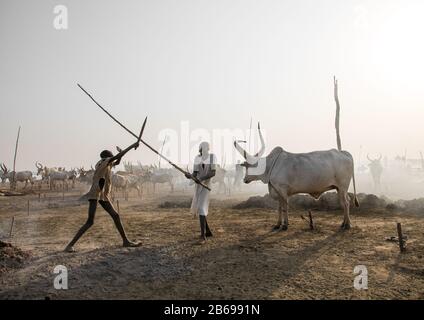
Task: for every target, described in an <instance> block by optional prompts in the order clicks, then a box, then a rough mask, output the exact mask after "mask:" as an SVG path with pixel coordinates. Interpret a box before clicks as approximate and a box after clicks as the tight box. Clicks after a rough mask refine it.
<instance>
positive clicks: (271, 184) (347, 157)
mask: <svg viewBox="0 0 424 320" xmlns="http://www.w3.org/2000/svg"><path fill="white" fill-rule="evenodd" d="M258 130H259V137H260V140H261V149H260V151H259V152H258V153H257V154H255V155H254V156H252V155H250V154H248V153H247V151H246V150H244V149H243V148H242V147H241V146H240V145H239V143H238V142H237V141H235V142H234V147H235V148H236V149H237V151H238V152H239V153H240V154H241V155H242V156H243V157H244V158H245V159H246V162H244V163H243V166H244V167H245V168H246V174H245V177H244V182H245V183H250V182H252V181H256V180H259V181H262V182H263V183H266V184H268V189H269V194H270V196H271V197H272V198H273V199H275V200H277V201H278V202H279V209H278V212H279V217H278V222H277V225H276V226H275V227H274V230H278V229H281V230H287V228H288V225H289V219H288V204H289V203H288V200H289V197H290V196H291V195H295V194H299V193H306V194H310V195H311V196H312V197H314V198H316V199H318V198H319V197H320V196H321V194H323V193H324V192H326V191H329V190H334V189H335V190H337V193H338V195H339V200H340V204H341V205H342V207H343V209H344V219H343V223H342V225H341V227H342V228H343V229H349V228H350V226H351V223H350V217H349V204H350V203H349V195H348V188H349V185H350V181H351V179H352V180H353V190H354V202H355V205H356V206H359V202H358V199H357V197H356V186H355V176H354V165H353V157H352V155H351V154H350V153H349V152H347V151H339V150H336V149H332V150H328V151H315V152H309V153H297V154H296V153H290V152H287V151H285V150H283V149H282V148H281V147H276V148H274V149H273V150H272V151H271V153H270V154H269V155H268V156H266V157H262V155H263V153H264V151H265V142H264V139H263V137H262V133H261V130H260V125H259V124H258ZM283 213H284V221H283Z"/></svg>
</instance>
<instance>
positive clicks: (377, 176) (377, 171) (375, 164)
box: [367, 154, 383, 190]
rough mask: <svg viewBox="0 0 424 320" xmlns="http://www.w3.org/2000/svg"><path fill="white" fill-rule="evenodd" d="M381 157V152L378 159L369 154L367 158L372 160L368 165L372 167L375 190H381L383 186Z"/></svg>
mask: <svg viewBox="0 0 424 320" xmlns="http://www.w3.org/2000/svg"><path fill="white" fill-rule="evenodd" d="M381 158H382V156H381V154H380V156H379V157H378V158H377V159H371V158H370V157H369V155H367V159H368V161H369V162H370V163H369V164H368V166H369V168H370V172H371V176H372V180H373V182H374V189H375V190H380V188H381V174H382V173H383V165H382V163H381Z"/></svg>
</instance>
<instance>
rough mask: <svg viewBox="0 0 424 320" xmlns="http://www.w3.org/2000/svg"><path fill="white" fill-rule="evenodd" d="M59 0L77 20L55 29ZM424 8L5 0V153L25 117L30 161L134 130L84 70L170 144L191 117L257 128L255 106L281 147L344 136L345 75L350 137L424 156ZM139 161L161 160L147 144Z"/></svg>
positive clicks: (380, 2) (0, 48) (52, 159)
mask: <svg viewBox="0 0 424 320" xmlns="http://www.w3.org/2000/svg"><path fill="white" fill-rule="evenodd" d="M59 4H62V5H65V6H67V8H68V19H69V21H68V23H69V29H68V30H55V29H54V28H53V19H54V17H55V15H54V13H53V8H54V6H56V5H59ZM423 17H424V1H422V0H416V1H412V0H406V1H405V0H402V1H400V0H399V1H397V0H396V1H391V0H369V1H366V0H365V1H364V0H363V1H354V0H343V1H340V0H320V1H317V0H309V1H308V0H292V1H284V0H276V1H272V0H260V1H259V0H257V1H250V0H225V1H224V0H178V1H177V0H155V1H153V0H149V1H147V0H144V1H140V0H137V1H129V0H127V1H100V0H98V1H95V0H92V1H82V0H81V1H76V0H72V1H69V0H68V1H65V0H63V1H44V0H43V1H41V0H40V1H30V0H27V1H15V0H1V1H0V108H1V123H0V162H5V163H6V164H7V165H9V166H11V165H12V162H13V150H14V144H15V139H16V133H17V129H18V126H19V125H21V126H22V131H21V140H20V149H19V154H18V161H17V169H18V170H23V169H31V170H34V162H35V161H36V160H38V161H41V162H42V163H43V164H46V165H48V166H67V167H71V166H81V165H84V166H86V167H89V166H90V164H92V163H95V162H96V161H97V158H98V154H99V152H100V151H101V150H103V149H113V150H114V147H115V146H116V145H120V146H122V147H124V146H126V145H128V144H130V143H132V142H133V141H134V139H133V138H131V137H130V136H129V135H128V134H127V133H126V132H124V131H123V130H122V129H121V128H120V127H118V126H117V125H115V124H114V123H113V122H112V121H111V120H110V119H109V118H107V117H106V115H104V114H103V113H102V112H101V111H100V110H99V109H98V108H97V107H96V106H95V105H94V104H93V103H92V102H91V101H90V100H89V99H88V97H87V96H85V95H84V94H83V93H82V92H81V91H80V90H79V89H78V87H77V86H76V83H77V82H78V83H81V84H82V85H83V86H84V87H85V88H86V89H87V90H88V91H90V92H92V94H93V95H94V96H95V97H96V98H97V99H98V101H99V102H101V103H102V104H104V106H106V107H108V108H109V110H110V111H111V112H112V113H114V114H115V115H116V116H117V117H118V118H120V120H122V122H124V123H125V124H126V125H128V127H129V128H130V129H132V130H134V131H136V132H138V131H139V128H140V126H141V123H142V121H143V119H144V117H145V116H146V115H148V116H149V120H148V123H147V127H146V131H145V135H144V138H145V140H146V141H148V142H150V143H151V144H152V145H153V146H155V147H157V148H159V149H160V146H161V141H160V136H159V135H160V132H161V130H163V129H166V128H170V129H174V130H176V131H177V132H179V130H180V126H181V121H189V125H190V129H196V128H204V129H206V130H212V129H235V128H241V129H248V128H249V124H250V119H251V117H252V118H253V121H254V122H256V121H261V125H262V127H263V129H264V130H266V141H267V151H271V149H272V148H273V147H274V146H277V145H280V146H282V147H283V148H284V149H286V150H288V151H292V152H307V151H313V150H320V149H329V148H334V147H335V146H336V140H335V131H334V114H335V104H334V100H333V91H332V90H333V87H332V85H333V84H332V77H333V75H336V76H337V77H338V79H339V86H340V94H339V97H340V101H341V107H342V109H341V134H342V144H343V148H344V149H346V150H349V151H351V153H352V154H353V155H354V156H355V157H356V158H358V157H359V154H360V146H362V161H364V158H365V156H366V153H367V152H369V153H371V154H372V155H375V154H377V153H382V154H383V155H388V156H389V157H394V156H396V155H397V154H404V152H405V150H407V153H408V157H412V158H418V157H419V151H421V150H423V149H424V141H423V138H424V126H423V120H424V117H423V116H424V90H423V89H424V79H423V75H424V42H423V41H422V34H423V32H424V19H423ZM255 135H256V133H255ZM239 138H244V137H239ZM175 143H178V141H175ZM196 144H198V141H191V142H190V146H194V145H196ZM216 153H217V156H218V158H219V159H222V157H223V155H222V154H220V151H219V150H216ZM192 156H194V154H193V155H190V157H192ZM228 158H230V156H228ZM127 160H132V161H136V160H140V161H142V162H143V163H151V162H157V158H156V156H155V155H154V154H153V153H152V152H150V151H147V149H145V148H140V149H138V150H137V151H135V152H131V153H130V154H129V155H128V157H127ZM228 161H229V160H227V162H228Z"/></svg>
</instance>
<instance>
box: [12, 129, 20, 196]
mask: <svg viewBox="0 0 424 320" xmlns="http://www.w3.org/2000/svg"><path fill="white" fill-rule="evenodd" d="M20 133H21V126H19V129H18V136H17V138H16V145H15V155H14V157H13V174H12V182H11V184H10V189H12V190H15V189H16V181H15V174H16V155H17V153H18V145H19V135H20Z"/></svg>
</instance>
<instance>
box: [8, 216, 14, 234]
mask: <svg viewBox="0 0 424 320" xmlns="http://www.w3.org/2000/svg"><path fill="white" fill-rule="evenodd" d="M14 225H15V216H13V217H12V223H11V225H10V232H9V238H12V234H13V226H14Z"/></svg>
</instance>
